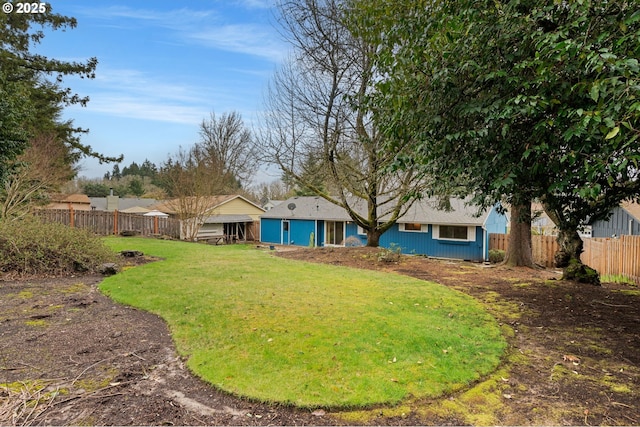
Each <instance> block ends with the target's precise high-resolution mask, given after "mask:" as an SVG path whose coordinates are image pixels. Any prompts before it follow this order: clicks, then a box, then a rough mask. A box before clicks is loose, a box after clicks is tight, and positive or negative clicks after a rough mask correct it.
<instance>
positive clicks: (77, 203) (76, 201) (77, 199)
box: [46, 194, 91, 211]
mask: <svg viewBox="0 0 640 427" xmlns="http://www.w3.org/2000/svg"><path fill="white" fill-rule="evenodd" d="M46 208H47V209H73V210H76V211H88V210H91V200H90V199H89V197H88V196H87V195H86V194H52V195H51V196H50V197H49V204H48V205H47V206H46Z"/></svg>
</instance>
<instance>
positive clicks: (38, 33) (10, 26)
mask: <svg viewBox="0 0 640 427" xmlns="http://www.w3.org/2000/svg"><path fill="white" fill-rule="evenodd" d="M76 24H77V22H76V20H75V18H70V17H66V16H62V15H59V14H55V13H52V12H51V10H50V7H48V10H47V11H46V12H45V13H31V14H18V13H3V14H0V64H2V66H1V67H0V94H1V95H2V96H1V97H0V115H1V118H0V179H4V178H6V175H7V174H8V173H9V172H10V170H9V166H8V165H9V162H10V161H12V160H14V159H15V158H16V157H17V156H18V155H19V154H20V153H22V152H23V151H24V149H25V148H26V147H27V145H28V142H29V139H30V138H35V137H39V136H40V135H46V137H50V136H52V135H53V136H55V138H57V139H58V140H59V141H61V142H63V143H64V144H65V147H66V149H67V154H66V156H65V157H66V161H67V162H68V163H69V164H70V165H73V164H74V163H75V162H77V161H78V160H79V159H80V158H81V157H83V156H92V157H95V158H97V159H99V160H100V161H101V162H110V161H114V160H117V159H116V158H114V157H108V156H105V155H102V154H100V153H97V152H95V151H94V150H93V149H92V148H91V147H90V146H88V145H84V144H82V143H80V137H79V135H81V134H82V133H83V132H85V130H83V129H79V128H76V127H74V126H73V123H72V121H63V120H62V119H61V112H62V109H63V108H64V106H68V105H72V104H80V105H85V104H86V103H87V101H88V98H87V97H81V96H79V95H78V94H76V93H74V92H73V91H72V90H71V89H70V88H65V87H64V86H62V83H63V80H64V77H65V76H72V75H73V76H79V77H81V78H93V77H94V71H95V67H96V64H97V60H96V59H95V58H90V59H88V60H87V61H86V62H75V61H62V60H58V59H53V58H47V57H45V56H43V55H39V54H35V53H33V52H32V50H33V49H32V48H33V46H34V45H36V44H38V43H39V42H40V41H41V40H42V38H43V37H44V31H43V30H42V29H43V28H45V27H49V28H51V29H53V30H59V29H62V30H64V29H66V28H74V27H75V26H76ZM38 27H40V28H38Z"/></svg>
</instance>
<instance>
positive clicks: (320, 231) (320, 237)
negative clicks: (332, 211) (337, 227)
mask: <svg viewBox="0 0 640 427" xmlns="http://www.w3.org/2000/svg"><path fill="white" fill-rule="evenodd" d="M316 243H317V245H318V246H324V221H323V220H321V219H319V220H318V227H316Z"/></svg>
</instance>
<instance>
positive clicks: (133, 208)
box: [90, 196, 158, 213]
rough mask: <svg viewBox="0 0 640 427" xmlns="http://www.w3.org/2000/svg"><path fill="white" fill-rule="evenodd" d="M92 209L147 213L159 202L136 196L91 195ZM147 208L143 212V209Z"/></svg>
mask: <svg viewBox="0 0 640 427" xmlns="http://www.w3.org/2000/svg"><path fill="white" fill-rule="evenodd" d="M90 199H91V209H94V210H97V211H109V212H113V211H119V212H128V213H145V212H149V210H150V206H152V205H155V204H156V203H158V201H157V200H156V199H138V198H136V197H118V196H107V197H91V198H90ZM139 208H144V209H146V210H145V211H144V212H142V210H141V209H139Z"/></svg>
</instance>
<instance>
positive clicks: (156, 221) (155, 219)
mask: <svg viewBox="0 0 640 427" xmlns="http://www.w3.org/2000/svg"><path fill="white" fill-rule="evenodd" d="M153 234H158V217H157V216H154V217H153Z"/></svg>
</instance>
